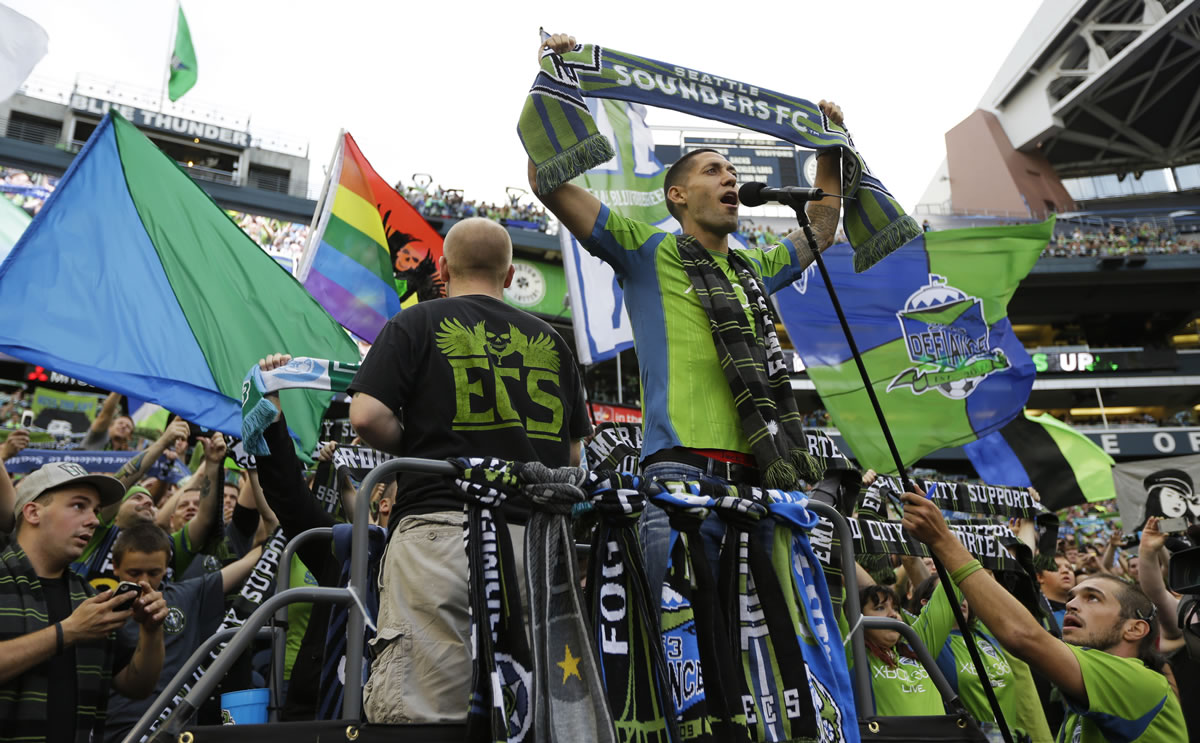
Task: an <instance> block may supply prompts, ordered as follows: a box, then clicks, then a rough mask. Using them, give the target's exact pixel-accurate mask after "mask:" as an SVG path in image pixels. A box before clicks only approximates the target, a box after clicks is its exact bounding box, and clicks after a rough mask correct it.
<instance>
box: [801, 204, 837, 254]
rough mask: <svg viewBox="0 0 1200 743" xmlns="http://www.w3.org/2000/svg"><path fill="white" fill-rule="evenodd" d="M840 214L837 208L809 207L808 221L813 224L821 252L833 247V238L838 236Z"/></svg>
mask: <svg viewBox="0 0 1200 743" xmlns="http://www.w3.org/2000/svg"><path fill="white" fill-rule="evenodd" d="M839 212H840V210H839V209H838V207H836V206H826V205H824V204H809V205H808V219H809V221H810V222H812V231H813V237H814V238H815V239H816V241H817V247H818V248H820V249H821V250H824V249H825V248H828V247H829V246H830V245H833V238H834V236H835V235H837V226H838V214H839Z"/></svg>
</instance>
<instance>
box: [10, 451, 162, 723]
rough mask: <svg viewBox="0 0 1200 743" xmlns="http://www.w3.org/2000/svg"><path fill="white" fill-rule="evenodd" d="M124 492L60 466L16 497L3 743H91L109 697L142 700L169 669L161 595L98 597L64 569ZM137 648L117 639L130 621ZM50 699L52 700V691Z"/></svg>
mask: <svg viewBox="0 0 1200 743" xmlns="http://www.w3.org/2000/svg"><path fill="white" fill-rule="evenodd" d="M124 490H125V489H124V487H123V486H122V485H121V483H120V482H119V481H118V480H117V479H115V478H113V477H109V476H107V475H91V474H88V472H87V470H85V469H83V468H82V467H81V466H79V465H78V464H74V463H72V462H54V463H51V464H47V465H45V466H43V467H41V468H40V469H38V470H37V471H35V472H33V473H31V474H30V475H29V476H27V477H26V478H25V479H24V480H22V481H21V483H20V485H19V486H18V487H17V493H16V503H15V506H14V509H13V510H14V515H15V517H16V531H15V533H14V534H13V535H12V536H11V537H8V536H5V537H3V547H2V548H0V658H4V662H3V663H0V735H3V736H4V737H6V738H14V739H17V738H22V739H31V740H33V739H44V740H47V741H70V740H75V741H86V740H88V739H89V737H90V735H91V734H92V733H93V732H94V731H96V732H98V731H99V730H100V729H101V727H102V725H103V720H104V711H105V707H106V705H107V701H108V690H109V687H110V686H111V688H113V689H116V690H117V691H119V692H120V693H122V694H125V695H127V696H130V697H139V698H140V697H145V696H146V695H148V694H149V693H150V692H151V691H152V690H153V689H154V684H155V682H156V681H157V680H158V676H159V673H160V671H161V670H162V662H163V632H162V625H163V620H165V619H166V617H167V605H166V602H165V601H164V600H163V597H162V594H161V593H159V592H158V591H156V590H154V589H153V588H151V586H150V584H149V583H148V582H145V581H142V582H141V583H140V584H139V585H140V587H141V591H140V592H137V593H134V592H127V593H123V594H122V595H116V594H115V593H114V592H113V591H103V592H101V593H98V594H97V593H96V592H95V590H94V589H93V588H92V587H91V586H90V585H88V584H87V583H86V582H85V581H84V580H83V578H82V577H80V576H78V575H76V574H74V573H72V572H71V571H70V570H69V569H68V567H69V566H70V564H71V562H72V561H73V560H75V559H77V558H78V557H79V555H80V554H82V552H83V548H84V547H85V546H86V545H87V543H88V540H89V539H90V538H91V535H92V532H93V531H94V530H95V528H96V525H97V524H98V523H99V519H98V518H97V513H98V512H99V510H100V508H102V507H104V506H108V505H111V504H114V503H117V502H119V501H120V499H121V496H122V495H123V494H124ZM131 618H132V619H133V620H134V622H136V623H137V625H138V632H137V636H136V639H135V640H134V641H133V644H131V643H127V642H122V641H121V640H120V639H119V638H117V637H115V634H114V633H115V632H116V630H117V629H118V628H120V627H121V626H122V625H124V624H125V622H126V621H127V620H129V619H131ZM51 690H53V693H50V691H51Z"/></svg>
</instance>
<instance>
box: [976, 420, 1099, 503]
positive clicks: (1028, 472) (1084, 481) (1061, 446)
mask: <svg viewBox="0 0 1200 743" xmlns="http://www.w3.org/2000/svg"><path fill="white" fill-rule="evenodd" d="M963 451H964V452H966V454H967V458H968V459H970V460H971V464H972V465H973V466H974V467H975V471H976V472H978V473H979V476H980V477H981V478H982V479H983V481H984V482H987V483H990V484H992V485H1009V486H1012V487H1017V488H1028V487H1034V488H1037V491H1038V493H1039V494H1040V495H1041V498H1042V505H1044V506H1045V507H1046V508H1048V509H1050V510H1051V511H1057V510H1059V509H1062V508H1069V507H1070V506H1077V505H1081V504H1083V503H1092V502H1097V501H1106V500H1111V499H1112V498H1116V497H1117V490H1116V485H1115V484H1114V483H1113V472H1112V468H1113V465H1114V464H1115V463H1114V462H1113V458H1112V457H1111V456H1109V455H1108V453H1107V452H1105V451H1104V450H1103V449H1101V448H1100V447H1099V446H1097V445H1096V443H1095V442H1094V441H1092V440H1091V439H1089V438H1088V437H1087V436H1084V435H1083V434H1081V433H1080V432H1078V431H1076V430H1075V429H1074V428H1071V427H1070V426H1068V425H1067V424H1066V423H1063V422H1062V421H1060V420H1058V419H1057V418H1055V417H1054V416H1052V415H1050V414H1049V413H1041V414H1040V415H1030V414H1029V413H1028V412H1026V413H1025V414H1024V415H1019V416H1017V417H1016V418H1014V419H1013V420H1012V421H1011V422H1010V423H1008V424H1007V425H1006V426H1004V427H1003V428H1001V429H1000V430H998V431H996V432H995V433H991V434H988V435H987V436H984V437H983V438H981V439H979V440H978V441H973V442H971V443H969V444H967V445H966V446H964V447H963Z"/></svg>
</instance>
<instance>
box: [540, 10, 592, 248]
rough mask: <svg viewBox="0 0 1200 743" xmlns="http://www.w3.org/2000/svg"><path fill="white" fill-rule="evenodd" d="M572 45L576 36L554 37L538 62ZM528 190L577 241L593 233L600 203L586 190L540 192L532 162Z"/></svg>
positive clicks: (563, 187) (571, 187)
mask: <svg viewBox="0 0 1200 743" xmlns="http://www.w3.org/2000/svg"><path fill="white" fill-rule="evenodd" d="M574 46H575V37H573V36H568V35H567V34H555V35H553V36H551V37H550V38H549V39H546V41H545V42H543V43H542V44H541V45H539V46H538V59H539V60H540V59H541V53H542V50H543V49H549V50H551V51H553V52H557V53H558V54H563V53H565V52H568V51H570V50H571V49H572V48H573V47H574ZM529 187H530V188H531V189H533V193H534V194H535V195H536V196H537V197H538V198H539V199H541V201H542V203H543V204H545V205H546V208H547V209H549V210H550V211H551V212H552V213H553V214H554V216H555V217H558V221H559V222H561V223H562V225H563V227H566V228H567V230H568V231H569V232H570V233H571V234H572V235H574V236H575V237H576V238H578V239H579V240H585V239H586V238H587V236H588V235H590V234H592V227H594V226H595V224H596V217H599V216H600V206H601V204H600V200H599V199H597V198H596V197H595V196H593V195H592V194H590V193H588V192H587V190H585V189H583V188H580V187H579V186H576V185H574V184H573V183H564V184H562V185H561V186H559V187H558V188H556V189H554V190H553V191H551V192H550V193H547V194H542V193H539V192H538V184H537V169H536V168H534V165H533V161H532V160H530V161H529Z"/></svg>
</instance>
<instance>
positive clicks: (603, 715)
mask: <svg viewBox="0 0 1200 743" xmlns="http://www.w3.org/2000/svg"><path fill="white" fill-rule="evenodd" d="M519 473H520V474H519V477H520V480H521V481H522V482H523V483H524V484H525V489H524V492H525V497H526V498H528V499H529V502H530V505H531V506H532V512H531V514H530V516H529V523H528V524H526V526H525V576H526V578H527V579H528V581H529V611H530V634H531V635H532V636H533V660H534V674H533V688H534V704H533V711H534V727H533V732H534V735H533V741H534V742H535V743H552V742H553V741H564V740H574V739H577V738H578V737H579V733H580V731H581V730H586V731H588V739H589V740H592V741H596V743H616V741H617V734H616V730H615V729H614V728H613V719H612V715H611V714H610V713H609V710H608V705H607V704H606V703H605V701H606V700H605V696H604V683H603V681H602V680H601V678H600V668H599V665H598V663H597V661H596V656H595V652H594V651H593V648H592V642H591V631H590V630H589V629H588V626H587V622H586V621H585V620H584V616H585V612H584V608H583V607H584V602H583V597H582V595H581V591H580V588H579V565H578V563H577V561H576V558H575V540H574V538H573V534H572V529H571V514H572V510H573V509H574V508H575V507H576V506H582V505H583V504H584V502H585V501H586V500H587V499H588V494H587V492H586V491H585V489H584V488H586V487H587V483H588V473H587V471H586V470H583V469H581V468H579V467H559V468H557V469H551V468H550V467H547V466H546V465H544V464H541V463H540V462H528V463H525V464H523V465H520V470H519Z"/></svg>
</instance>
